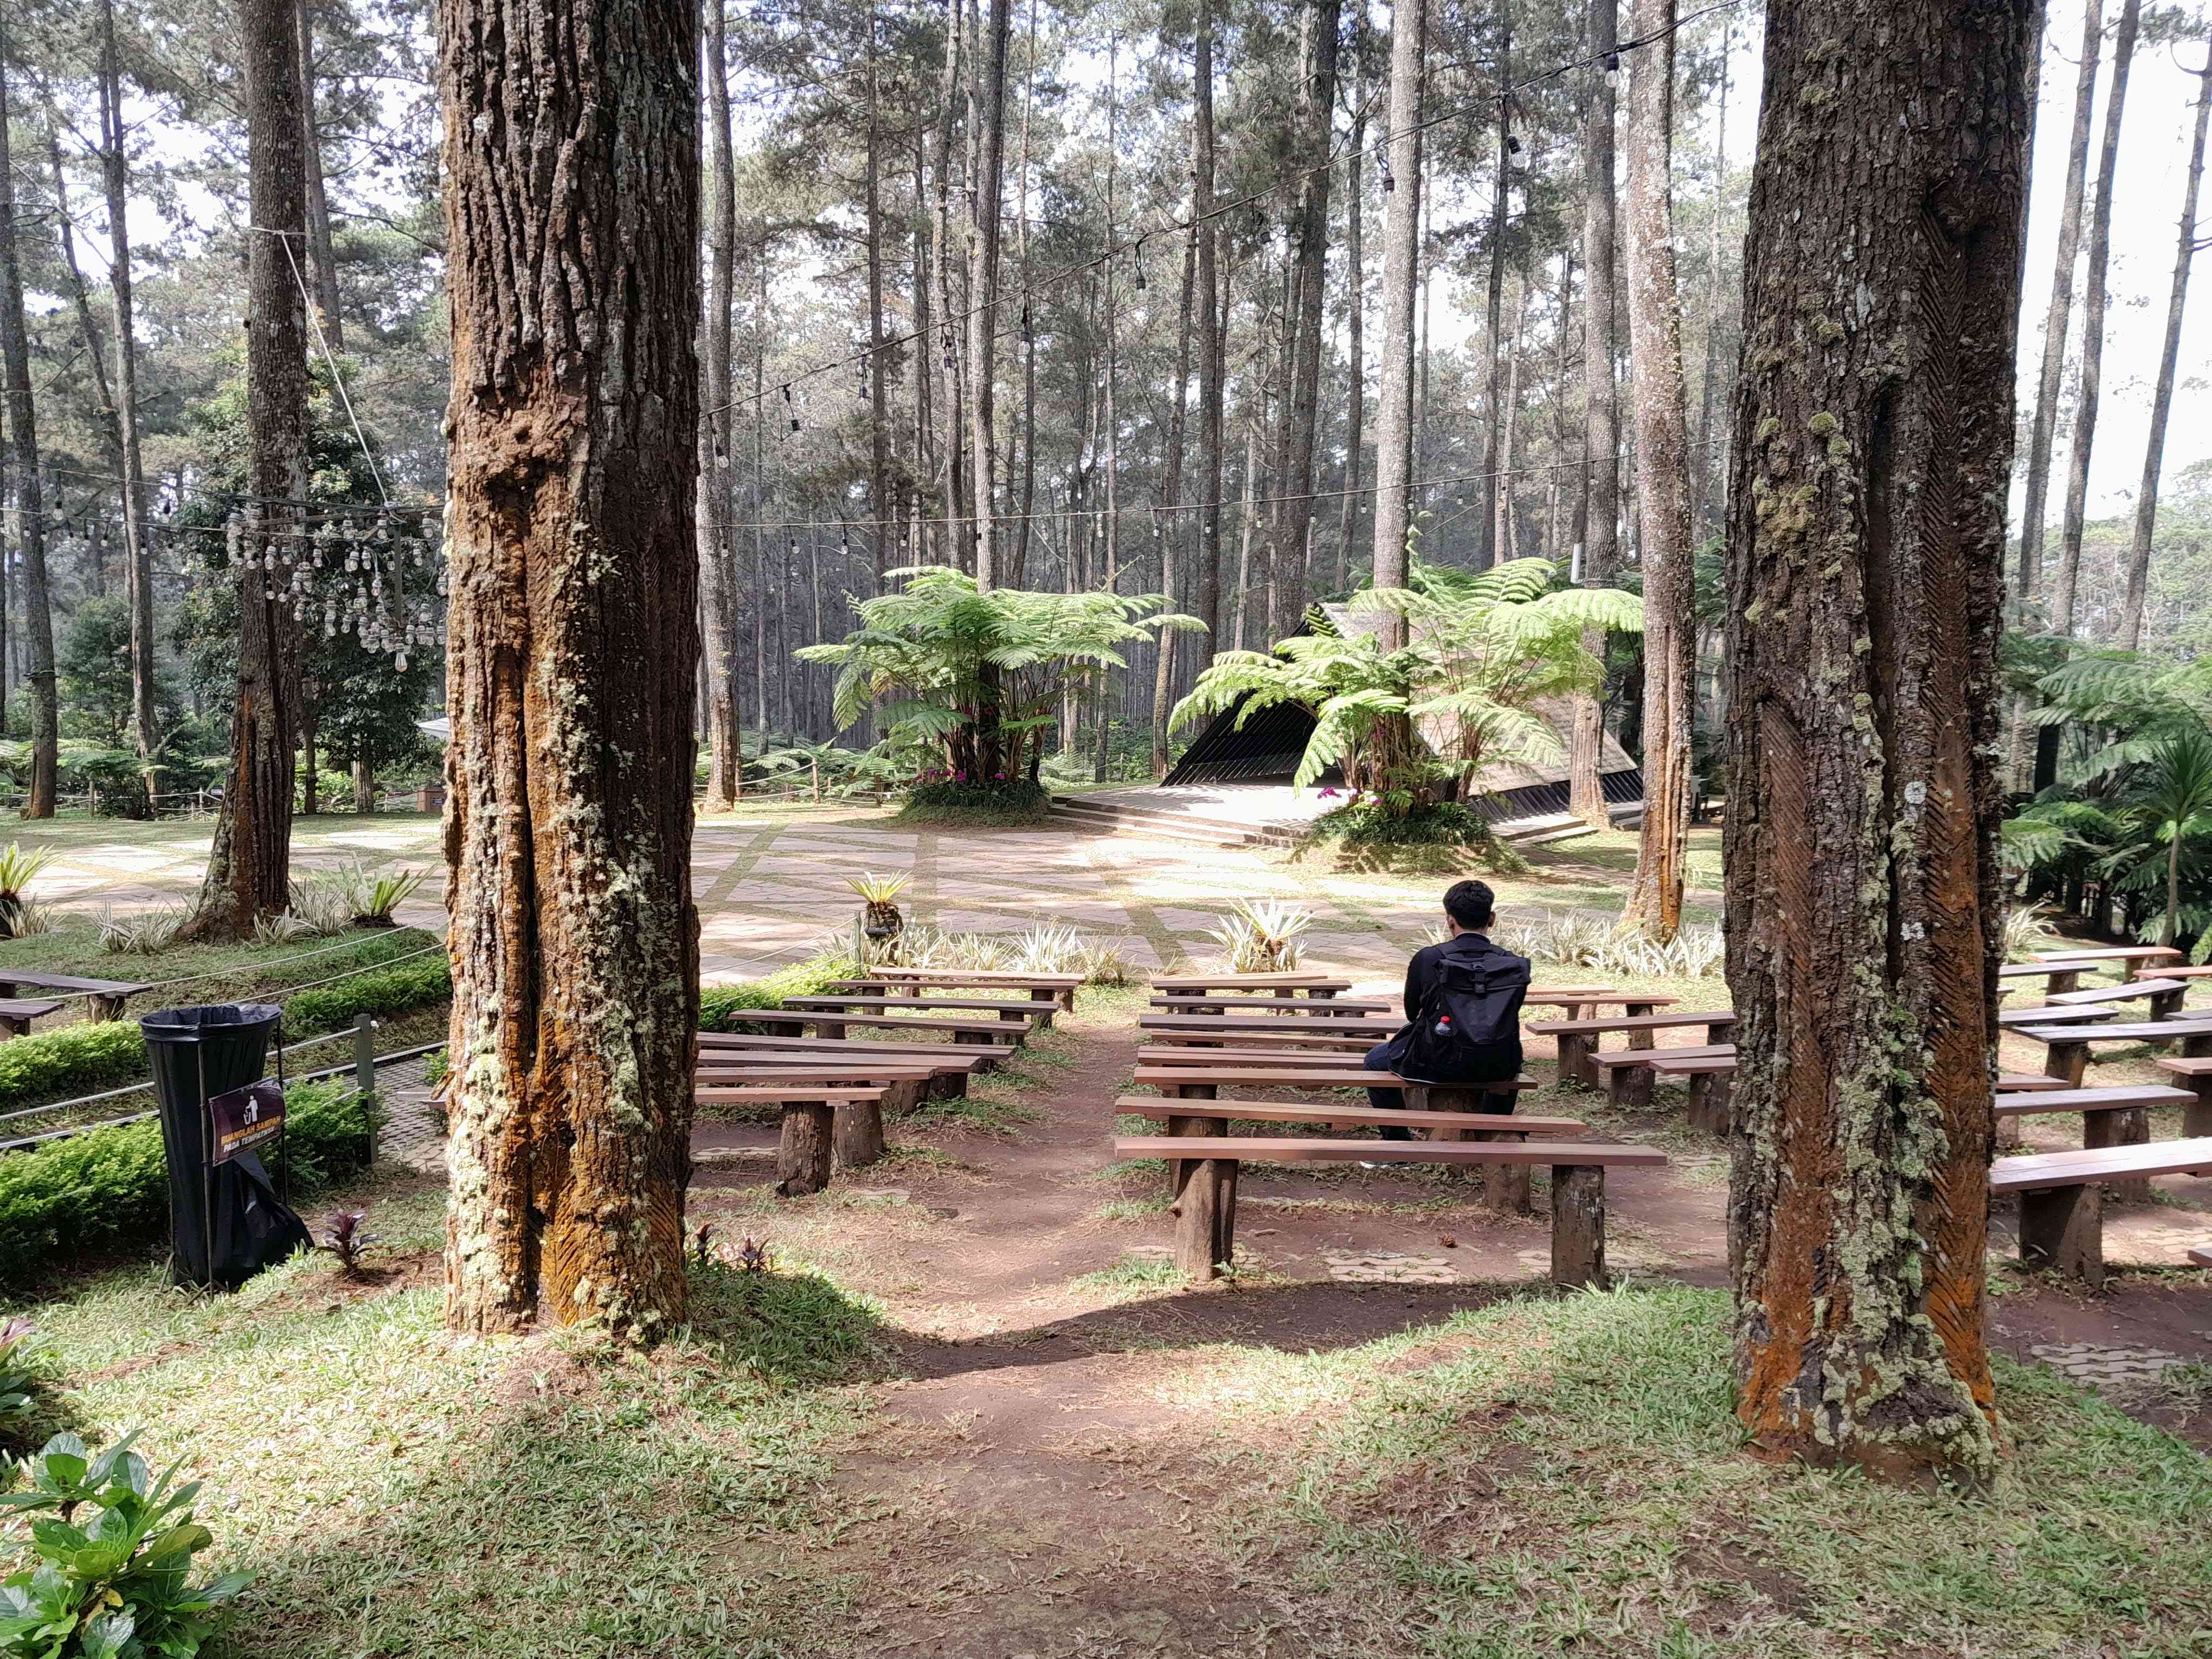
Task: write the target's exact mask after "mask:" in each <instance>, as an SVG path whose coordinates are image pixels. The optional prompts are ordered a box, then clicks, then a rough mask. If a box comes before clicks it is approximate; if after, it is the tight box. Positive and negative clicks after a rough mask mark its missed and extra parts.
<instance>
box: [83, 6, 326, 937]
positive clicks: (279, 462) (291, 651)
mask: <svg viewBox="0 0 2212 1659" xmlns="http://www.w3.org/2000/svg"><path fill="white" fill-rule="evenodd" d="M238 27H239V35H240V40H242V41H243V42H244V45H245V53H244V55H245V60H246V147H247V171H248V173H249V174H250V177H251V183H250V187H249V204H250V207H251V210H252V225H253V230H252V234H249V235H248V236H247V237H246V491H247V493H248V495H250V496H251V497H252V500H251V501H249V502H248V503H247V505H246V509H245V517H246V526H247V530H246V537H245V541H244V546H245V550H246V561H245V562H244V564H243V565H242V566H240V567H239V568H237V569H236V570H235V571H234V573H233V574H234V575H235V576H236V578H237V580H238V584H239V589H238V613H239V635H238V698H237V702H236V704H235V705H234V710H233V713H232V715H231V752H230V772H229V775H228V780H227V781H226V783H225V786H224V788H223V797H222V811H221V812H220V814H219V815H218V816H217V817H216V826H215V845H214V849H213V850H212V851H211V852H210V854H209V855H208V866H207V874H206V876H205V878H204V880H203V882H202V884H201V887H200V899H199V908H198V909H197V911H196V912H195V913H194V914H193V916H192V920H191V923H190V925H189V926H188V927H186V929H185V937H187V938H190V939H242V938H244V937H245V936H246V934H248V933H251V932H252V927H253V924H254V922H255V921H257V920H258V918H260V917H262V916H267V915H276V914H278V913H280V912H281V911H283V908H284V907H285V906H286V905H287V904H288V903H289V902H291V878H292V786H293V745H294V742H295V736H296V732H297V725H298V720H299V710H300V702H301V690H300V669H299V650H298V640H297V630H296V629H295V625H294V623H293V621H292V613H291V611H289V609H288V608H287V606H286V605H284V604H283V602H282V600H281V599H279V597H278V596H279V595H280V594H283V592H285V587H284V584H285V583H287V582H288V581H289V575H279V574H276V571H275V569H274V568H264V565H265V564H266V562H267V561H268V560H269V559H270V556H272V555H273V556H275V557H276V560H277V562H280V563H286V562H289V551H290V550H291V548H292V547H293V546H295V545H296V544H297V538H298V534H299V526H300V523H301V515H300V511H299V508H298V506H297V505H296V504H297V503H298V502H300V501H302V500H303V499H305V497H306V495H307V301H306V299H305V298H304V296H303V295H302V294H301V282H300V280H299V278H298V277H297V276H295V267H299V266H301V262H302V261H303V260H304V258H305V248H306V244H307V180H306V155H305V148H306V146H305V138H306V131H307V129H306V125H305V124H304V122H303V120H302V118H301V112H300V63H299V36H298V33H297V32H296V28H295V18H294V16H293V14H292V4H291V0H240V5H239V9H238ZM288 243H289V247H288V246H287V244H288ZM125 401H126V403H127V401H128V399H127V397H126V399H125Z"/></svg>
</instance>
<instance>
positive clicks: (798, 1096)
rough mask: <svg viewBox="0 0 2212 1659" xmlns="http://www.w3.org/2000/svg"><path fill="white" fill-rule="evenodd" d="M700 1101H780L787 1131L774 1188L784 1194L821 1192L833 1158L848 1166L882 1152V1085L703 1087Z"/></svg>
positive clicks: (780, 1141) (778, 1155)
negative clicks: (861, 1087) (833, 1155)
mask: <svg viewBox="0 0 2212 1659" xmlns="http://www.w3.org/2000/svg"><path fill="white" fill-rule="evenodd" d="M694 1097H695V1098H696V1099H697V1100H698V1101H699V1102H700V1103H701V1104H702V1105H708V1104H711V1105H720V1106H738V1105H743V1106H781V1107H782V1109H783V1133H782V1135H781V1138H780V1139H778V1140H777V1142H776V1150H775V1174H776V1185H775V1190H776V1191H777V1192H778V1193H779V1194H781V1195H782V1196H783V1197H785V1198H799V1197H803V1196H804V1195H805V1194H808V1193H818V1192H820V1191H821V1190H822V1189H823V1188H824V1187H827V1186H828V1185H829V1158H830V1153H831V1152H832V1151H833V1150H834V1151H835V1152H836V1156H837V1161H838V1162H839V1163H841V1164H844V1166H845V1167H846V1168H847V1169H848V1170H857V1169H859V1168H860V1167H861V1166H863V1165H864V1164H872V1163H874V1162H875V1161H876V1160H877V1159H878V1158H881V1157H882V1156H883V1155H884V1113H883V1091H882V1090H880V1089H860V1088H845V1087H842V1086H839V1087H832V1088H826V1089H802V1088H800V1087H799V1086H798V1085H795V1084H781V1083H775V1084H767V1085H763V1086H761V1087H759V1088H743V1089H699V1090H696V1091H695V1093H694Z"/></svg>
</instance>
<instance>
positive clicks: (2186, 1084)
mask: <svg viewBox="0 0 2212 1659" xmlns="http://www.w3.org/2000/svg"><path fill="white" fill-rule="evenodd" d="M2151 1064H2152V1065H2154V1066H2157V1067H2158V1069H2159V1070H2160V1071H2161V1072H2164V1073H2166V1075H2167V1076H2168V1077H2171V1078H2172V1079H2175V1082H2176V1085H2177V1086H2178V1087H2180V1088H2185V1089H2187V1090H2189V1091H2191V1093H2193V1094H2194V1095H2195V1096H2196V1097H2197V1098H2196V1101H2195V1103H2193V1104H2191V1105H2189V1106H2185V1107H2184V1108H2183V1109H2182V1113H2181V1123H2182V1129H2181V1133H2183V1134H2185V1135H2212V1055H2203V1054H2199V1055H2195V1056H2191V1055H2186V1054H2160V1056H2159V1057H2158V1058H2157V1059H2156V1060H2153V1061H2152V1062H2151Z"/></svg>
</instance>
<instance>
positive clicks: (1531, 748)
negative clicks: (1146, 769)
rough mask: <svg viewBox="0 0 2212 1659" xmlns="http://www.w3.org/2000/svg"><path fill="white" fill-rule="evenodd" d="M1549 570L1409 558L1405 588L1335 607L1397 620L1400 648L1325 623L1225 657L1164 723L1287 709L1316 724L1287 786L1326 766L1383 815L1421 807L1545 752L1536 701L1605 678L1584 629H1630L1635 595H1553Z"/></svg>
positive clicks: (1525, 562)
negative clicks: (1505, 762)
mask: <svg viewBox="0 0 2212 1659" xmlns="http://www.w3.org/2000/svg"><path fill="white" fill-rule="evenodd" d="M1553 575H1554V572H1553V566H1552V564H1551V563H1550V562H1549V561H1548V560H1544V559H1516V560H1513V561H1512V562H1510V563H1507V564H1502V565H1499V566H1498V567H1497V568H1494V569H1491V570H1486V571H1482V572H1480V573H1479V574H1472V575H1470V574H1466V573H1464V572H1461V571H1455V570H1442V569H1436V568H1430V567H1427V566H1424V565H1421V564H1419V563H1416V564H1415V566H1414V568H1413V586H1410V587H1403V588H1393V587H1385V588H1372V589H1369V590H1367V591H1365V592H1360V593H1357V594H1355V595H1353V596H1352V600H1351V603H1350V605H1349V606H1348V607H1347V608H1348V609H1349V610H1350V611H1352V613H1353V614H1354V615H1364V616H1379V615H1383V614H1385V613H1391V612H1395V613H1396V614H1398V615H1401V616H1403V617H1405V618H1406V623H1407V644H1406V646H1405V647H1404V648H1402V649H1401V650H1396V651H1386V650H1384V649H1383V646H1382V644H1381V643H1380V641H1379V640H1378V639H1377V637H1376V635H1372V634H1344V633H1340V632H1338V631H1337V630H1336V629H1334V628H1333V627H1329V626H1327V625H1326V624H1325V623H1323V624H1322V625H1318V626H1317V627H1316V631H1314V632H1313V633H1310V634H1307V635H1300V636H1298V637H1297V638H1295V639H1288V640H1284V641H1279V643H1278V644H1277V645H1276V647H1275V648H1274V649H1273V651H1272V652H1260V651H1225V652H1223V653H1221V654H1220V655H1219V656H1218V657H1216V658H1215V659H1213V663H1212V666H1211V667H1209V668H1208V669H1207V670H1206V671H1205V672H1204V673H1203V674H1201V675H1200V676H1199V678H1198V684H1197V685H1196V686H1195V687H1194V688H1193V690H1192V691H1191V694H1190V695H1189V696H1187V697H1185V698H1184V699H1183V700H1182V702H1181V703H1180V704H1178V705H1177V706H1176V712H1175V717H1174V719H1175V724H1176V726H1185V725H1188V724H1189V723H1190V722H1192V721H1194V720H1201V719H1206V718H1209V717H1211V716H1212V715H1214V714H1218V713H1220V712H1221V711H1222V710H1223V709H1225V708H1238V713H1237V723H1238V725H1239V726H1242V725H1243V723H1244V722H1245V721H1246V720H1249V719H1251V718H1252V716H1253V715H1255V714H1258V713H1259V712H1260V711H1261V709H1264V708H1273V707H1274V706H1275V705H1277V704H1279V703H1294V704H1296V705H1297V706H1298V707H1300V708H1304V709H1306V710H1307V711H1308V712H1310V714H1312V715H1313V716H1314V720H1315V722H1316V723H1315V726H1314V732H1313V736H1312V737H1311V738H1309V739H1308V740H1307V743H1306V748H1305V753H1304V755H1303V756H1301V757H1299V760H1298V767H1297V773H1296V775H1295V777H1294V780H1293V781H1295V782H1296V783H1297V786H1298V787H1300V788H1306V787H1310V786H1311V785H1313V784H1314V783H1315V782H1316V781H1318V780H1319V779H1320V777H1321V775H1322V772H1323V771H1325V770H1326V769H1328V767H1330V766H1332V765H1334V766H1339V767H1340V768H1341V769H1342V770H1343V773H1344V778H1345V781H1346V783H1347V784H1349V785H1350V786H1351V787H1352V789H1353V790H1354V791H1355V792H1357V793H1359V794H1361V795H1363V796H1364V797H1366V798H1369V799H1372V800H1373V801H1375V802H1376V803H1377V804H1379V805H1380V806H1381V807H1382V809H1383V811H1384V812H1385V813H1386V814H1388V815H1389V816H1390V817H1406V816H1407V815H1408V814H1411V813H1414V812H1419V811H1425V810H1427V809H1429V808H1431V807H1433V806H1435V805H1437V803H1438V801H1440V800H1441V799H1443V798H1444V797H1445V796H1446V795H1448V794H1449V793H1454V792H1455V790H1456V789H1458V788H1459V787H1462V786H1464V785H1465V784H1466V783H1467V782H1468V781H1469V780H1470V779H1472V778H1473V777H1474V775H1475V774H1476V773H1478V772H1479V771H1480V770H1481V769H1482V768H1483V767H1484V766H1486V765H1487V764H1488V763H1491V762H1492V761H1495V760H1499V759H1507V758H1512V759H1522V758H1526V759H1547V758H1550V757H1553V756H1556V755H1557V754H1558V752H1559V737H1558V734H1557V733H1556V732H1554V731H1553V728H1552V725H1551V722H1550V721H1548V720H1546V719H1545V718H1544V717H1543V716H1542V715H1541V714H1539V713H1537V712H1536V708H1535V705H1536V704H1537V703H1538V702H1540V701H1542V700H1544V699H1547V698H1551V697H1556V696H1564V695H1565V694H1567V693H1570V692H1573V691H1578V690H1589V689H1590V688H1592V687H1594V686H1595V685H1596V684H1598V683H1599V682H1600V680H1601V678H1603V674H1604V668H1603V665H1602V664H1601V663H1600V662H1599V661H1598V659H1596V658H1595V656H1593V655H1592V654H1591V653H1589V652H1588V651H1586V650H1585V649H1583V642H1582V641H1583V629H1587V628H1598V629H1622V630H1626V631H1638V630H1640V629H1642V627H1643V625H1644V608H1643V604H1642V602H1641V601H1640V600H1638V599H1637V598H1636V597H1635V596H1634V595H1632V594H1629V593H1623V592H1619V591H1618V590H1616V589H1613V588H1585V587H1566V588H1559V589H1557V590H1553V587H1552V583H1553ZM1240 698H1241V699H1242V700H1243V702H1242V706H1241V707H1238V700H1239V699H1240ZM1424 734H1426V737H1425V736H1424ZM1431 744H1433V747H1431Z"/></svg>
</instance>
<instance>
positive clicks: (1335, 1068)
mask: <svg viewBox="0 0 2212 1659" xmlns="http://www.w3.org/2000/svg"><path fill="white" fill-rule="evenodd" d="M1366 1058H1367V1056H1366V1054H1364V1052H1362V1051H1358V1050H1355V1049H1349V1048H1205V1047H1203V1046H1190V1047H1187V1046H1183V1045H1180V1044H1176V1043H1171V1042H1170V1043H1163V1044H1161V1045H1159V1046H1158V1047H1157V1048H1150V1047H1148V1048H1139V1049H1138V1050H1137V1064H1138V1065H1139V1066H1309V1067H1310V1068H1312V1069H1314V1070H1316V1071H1330V1072H1350V1073H1352V1074H1353V1075H1354V1076H1357V1075H1358V1072H1359V1069H1360V1066H1361V1065H1362V1063H1363V1062H1364V1060H1366Z"/></svg>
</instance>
